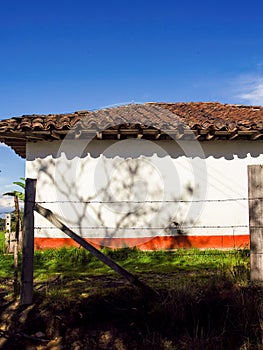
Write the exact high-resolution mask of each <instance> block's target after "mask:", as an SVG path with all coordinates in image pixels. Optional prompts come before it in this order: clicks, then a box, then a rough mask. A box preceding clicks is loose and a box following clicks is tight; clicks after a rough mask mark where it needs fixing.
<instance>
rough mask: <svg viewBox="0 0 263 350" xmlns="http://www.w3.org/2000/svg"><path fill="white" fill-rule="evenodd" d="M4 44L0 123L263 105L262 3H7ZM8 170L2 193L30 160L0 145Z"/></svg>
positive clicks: (2, 7) (1, 15)
mask: <svg viewBox="0 0 263 350" xmlns="http://www.w3.org/2000/svg"><path fill="white" fill-rule="evenodd" d="M0 43H1V45H0V50H1V54H0V118H1V119H3V118H7V117H11V116H20V115H23V114H33V113H44V114H48V113H62V112H73V111H75V110H83V109H96V108H100V107H104V106H108V105H112V104H117V103H123V102H131V101H135V102H146V101H174V102H176V101H219V102H224V103H243V104H256V105H259V104H260V105H263V2H262V1H253V0H252V1H250V2H248V1H238V2H237V1H231V0H230V1H225V0H223V1H213V0H210V1H202V0H201V1H184V2H183V1H176V0H175V1H167V0H163V1H137V0H133V1H125V0H122V1H118V0H108V1H96V2H95V1H87V0H85V1H84V0H74V1H69V0H63V1H56V0H53V1H50V0H45V1H42V0H40V1H35V0H34V1H31V0H30V1H29V0H24V1H18V0H9V1H1V3H0ZM0 170H1V173H0V193H2V192H4V191H5V190H6V188H8V186H9V184H10V183H12V182H13V181H15V180H17V179H19V177H22V176H23V175H24V162H23V161H22V160H21V159H20V158H19V157H17V156H15V155H14V153H13V152H12V151H10V150H9V149H8V148H6V147H2V146H1V147H0ZM1 200H2V201H3V199H1ZM2 204H3V202H1V201H0V212H1V210H2V209H1V205H2Z"/></svg>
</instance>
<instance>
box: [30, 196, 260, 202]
mask: <svg viewBox="0 0 263 350" xmlns="http://www.w3.org/2000/svg"><path fill="white" fill-rule="evenodd" d="M254 200H263V197H253V198H249V197H237V198H217V199H170V200H143V201H140V200H119V201H118V200H105V201H103V200H87V201H85V200H52V201H44V200H43V201H35V202H32V201H28V203H34V204H52V203H73V204H77V203H82V204H123V203H131V204H145V203H151V204H152V203H214V202H239V201H254Z"/></svg>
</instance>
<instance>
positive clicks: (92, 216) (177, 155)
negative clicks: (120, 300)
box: [0, 102, 263, 249]
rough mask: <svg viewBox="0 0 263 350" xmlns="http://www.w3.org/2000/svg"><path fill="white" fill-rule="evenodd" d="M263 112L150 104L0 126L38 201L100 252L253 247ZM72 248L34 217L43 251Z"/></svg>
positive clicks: (34, 117) (1, 136) (0, 134)
mask: <svg viewBox="0 0 263 350" xmlns="http://www.w3.org/2000/svg"><path fill="white" fill-rule="evenodd" d="M262 138H263V108H262V107H255V106H240V105H227V104H225V105H223V104H220V103H213V102H208V103H201V102H192V103H145V104H130V105H126V106H119V107H115V108H108V109H103V110H98V111H80V112H75V113H71V114H61V115H31V116H21V117H17V118H11V119H6V120H1V121H0V141H2V142H5V143H6V144H7V145H9V146H10V147H12V148H13V149H14V150H15V152H16V153H17V154H19V155H20V156H21V157H23V158H26V177H27V178H34V179H37V191H36V202H38V203H41V205H42V206H44V207H46V208H49V209H50V210H52V211H53V212H54V213H55V214H56V215H58V217H59V218H60V219H61V220H62V221H63V222H64V223H65V224H66V225H67V226H69V227H70V228H72V229H73V230H74V231H75V232H76V233H77V234H79V235H81V236H82V237H83V238H85V239H86V240H88V241H89V242H91V243H92V244H94V245H95V246H100V247H103V246H106V247H113V248H117V247H125V246H130V247H133V246H136V247H138V248H139V249H174V248H178V247H197V248H206V247H209V248H232V247H236V248H238V247H247V246H249V218H248V198H247V197H248V194H247V193H248V176H247V166H248V165H252V164H263V140H262ZM73 244H75V243H74V242H73V241H72V240H71V239H70V238H68V237H67V236H65V235H64V234H63V233H62V232H60V231H59V230H58V229H56V228H55V227H53V226H52V225H51V224H50V223H49V222H48V221H47V220H46V219H44V218H43V217H41V216H40V215H39V214H37V213H36V214H35V246H36V248H47V247H58V246H62V245H73Z"/></svg>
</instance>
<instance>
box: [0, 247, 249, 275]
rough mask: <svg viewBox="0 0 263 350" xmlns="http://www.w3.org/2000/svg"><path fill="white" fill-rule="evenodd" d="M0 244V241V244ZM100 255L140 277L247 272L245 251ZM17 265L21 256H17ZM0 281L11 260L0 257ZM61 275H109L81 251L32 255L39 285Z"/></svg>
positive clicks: (124, 251)
mask: <svg viewBox="0 0 263 350" xmlns="http://www.w3.org/2000/svg"><path fill="white" fill-rule="evenodd" d="M0 242H1V240H0ZM0 252H1V251H0ZM103 252H104V253H105V254H106V255H108V256H109V257H110V258H112V259H113V260H114V261H116V262H117V263H118V264H120V265H121V266H123V267H124V268H125V269H127V270H128V271H130V272H132V273H135V274H137V275H140V274H146V273H148V274H150V273H154V274H175V273H179V272H180V273H181V274H182V275H184V278H185V276H186V275H187V273H191V274H194V275H196V276H197V277H198V276H199V278H202V276H207V275H211V274H214V275H216V274H217V275H218V274H228V275H232V276H233V277H234V276H236V277H238V274H241V275H242V277H244V275H245V277H246V276H247V273H248V272H249V271H248V270H249V251H248V250H229V251H220V250H197V249H189V250H184V249H179V250H176V251H152V252H149V251H148V252H145V251H139V250H137V249H129V248H123V249H119V250H109V249H104V250H103ZM19 261H20V264H21V255H20V259H19ZM0 263H1V270H0V277H5V278H8V277H10V276H12V266H13V256H12V255H6V254H4V253H3V251H2V253H0ZM54 274H62V275H63V276H65V277H76V276H82V275H90V274H92V275H104V274H107V275H109V274H113V275H115V272H114V271H112V270H111V269H110V268H109V267H108V266H106V265H105V264H103V263H102V262H101V261H99V260H98V259H97V258H95V257H94V256H93V255H92V254H91V253H89V252H88V251H86V250H84V249H82V248H60V249H47V250H43V251H35V259H34V276H35V279H36V280H37V281H43V280H45V278H46V277H47V276H51V275H54Z"/></svg>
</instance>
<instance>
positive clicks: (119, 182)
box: [37, 157, 195, 249]
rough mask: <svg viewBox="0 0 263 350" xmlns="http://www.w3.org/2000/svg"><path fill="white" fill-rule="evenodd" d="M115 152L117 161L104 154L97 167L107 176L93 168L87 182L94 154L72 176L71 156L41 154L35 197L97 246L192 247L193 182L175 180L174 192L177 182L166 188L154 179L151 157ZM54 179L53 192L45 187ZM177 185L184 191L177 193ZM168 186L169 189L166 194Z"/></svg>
mask: <svg viewBox="0 0 263 350" xmlns="http://www.w3.org/2000/svg"><path fill="white" fill-rule="evenodd" d="M116 158H118V163H117V165H115V164H112V159H110V160H107V159H102V160H101V164H100V166H99V167H98V168H99V169H98V170H97V171H99V172H101V173H103V176H101V173H98V174H96V173H95V174H94V175H93V176H94V178H93V181H94V183H91V184H87V186H85V181H83V178H85V177H86V176H87V175H88V173H89V165H91V166H92V164H90V163H91V162H92V161H91V160H90V159H87V160H86V161H85V162H79V163H78V164H77V165H78V167H79V169H77V170H76V169H75V168H74V171H76V173H74V176H71V175H72V163H71V161H68V162H66V163H63V164H62V165H58V163H56V162H55V161H54V159H43V160H38V161H37V162H38V165H37V168H38V171H39V172H38V174H39V181H38V185H37V202H38V201H39V202H40V203H43V205H44V206H45V207H47V208H49V209H50V210H52V211H54V213H56V215H58V217H59V218H60V219H61V220H62V221H63V222H64V223H65V224H66V225H67V226H69V227H70V228H72V229H73V230H74V231H75V232H76V233H78V234H79V235H80V236H81V237H84V238H85V239H87V240H88V241H89V242H90V243H93V244H94V245H95V246H100V247H111V248H122V247H134V246H137V247H138V248H139V249H160V248H161V249H171V248H179V247H184V248H185V247H191V243H190V241H189V240H188V238H187V231H186V230H185V229H183V228H182V227H183V226H184V225H186V224H187V225H188V226H189V225H191V224H192V223H193V221H194V218H193V217H191V215H190V216H189V215H187V214H188V212H189V207H190V206H191V198H193V197H194V196H195V190H194V188H193V187H192V186H191V184H183V185H181V184H180V188H178V185H175V186H174V188H175V189H174V192H175V193H173V188H168V189H167V188H163V186H162V181H159V182H158V181H155V180H156V179H154V177H156V174H154V171H155V169H152V168H151V166H149V161H148V160H147V161H146V162H145V161H144V160H143V159H142V158H141V157H140V158H130V157H126V158H123V159H121V161H120V160H119V158H120V157H116ZM74 165H76V164H73V166H74ZM60 167H61V169H62V171H61V169H60ZM119 168H120V169H119ZM96 176H97V177H98V179H97V180H96ZM87 177H88V176H87ZM99 177H101V178H99ZM79 180H80V181H79ZM157 180H158V179H157ZM81 181H82V185H81V184H80V182H81ZM96 181H97V183H96ZM83 183H84V185H83ZM50 184H54V185H55V187H54V188H55V192H56V193H55V194H54V193H52V194H51V196H50V193H48V191H47V189H48V188H49V186H50ZM54 188H53V190H54ZM43 189H44V190H43ZM178 189H179V191H180V193H179V196H176V192H177V191H178ZM168 190H169V194H168V195H167V194H164V191H168ZM37 226H38V227H37V230H39V232H41V231H42V230H43V228H42V227H41V226H46V225H45V224H44V221H43V220H42V221H41V223H40V224H39V223H38V224H37ZM53 232H54V229H52V228H47V229H45V235H46V236H47V237H50V238H52V237H53Z"/></svg>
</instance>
